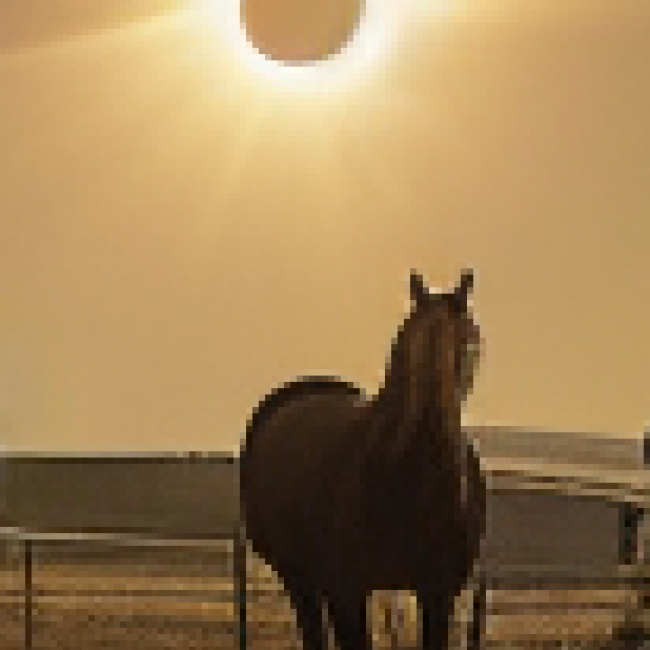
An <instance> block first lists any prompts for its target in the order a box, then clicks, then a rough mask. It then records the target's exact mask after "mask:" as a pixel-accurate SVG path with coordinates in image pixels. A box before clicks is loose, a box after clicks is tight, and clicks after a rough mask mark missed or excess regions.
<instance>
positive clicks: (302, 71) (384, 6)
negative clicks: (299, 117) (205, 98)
mask: <svg viewBox="0 0 650 650" xmlns="http://www.w3.org/2000/svg"><path fill="white" fill-rule="evenodd" d="M241 1H243V0H202V10H203V11H204V12H205V15H206V19H207V20H209V21H211V22H212V24H213V27H214V30H215V37H216V38H222V39H224V43H225V44H226V45H227V46H228V48H229V50H230V52H231V53H232V55H233V59H234V60H233V63H234V64H235V65H236V66H237V68H238V72H241V73H242V74H244V75H254V76H255V77H256V78H257V80H258V81H259V82H261V83H268V84H269V85H271V86H272V87H273V88H274V89H284V90H299V91H300V93H301V94H302V93H306V92H310V91H312V92H313V91H323V92H327V93H331V92H332V91H336V90H342V89H344V88H347V87H350V86H358V85H359V84H360V83H362V82H363V81H365V80H367V79H368V78H369V77H371V76H372V74H373V73H380V72H381V71H382V69H383V67H384V66H385V64H386V63H387V57H388V56H389V55H390V53H391V49H392V47H393V45H394V43H395V38H396V37H397V36H398V35H399V32H400V29H399V27H400V17H402V16H403V15H404V14H405V12H404V9H405V7H407V6H413V5H414V4H418V3H420V4H421V3H422V0H365V2H363V6H362V10H361V17H360V20H359V24H358V25H357V26H356V29H355V30H354V33H353V35H352V36H351V38H350V39H349V40H348V42H347V43H345V44H343V47H342V48H341V49H340V50H339V51H338V52H337V53H336V54H334V55H332V56H330V57H329V58H327V59H324V60H319V61H313V62H307V63H292V62H283V61H276V60H273V59H271V58H269V57H267V56H265V55H264V54H263V53H261V52H260V51H259V49H258V48H256V47H255V45H254V44H253V43H252V42H251V40H250V38H249V35H248V34H247V32H246V25H245V24H244V23H243V21H242V18H241V15H242V12H241V9H242V7H241ZM314 1H316V0H305V2H314Z"/></svg>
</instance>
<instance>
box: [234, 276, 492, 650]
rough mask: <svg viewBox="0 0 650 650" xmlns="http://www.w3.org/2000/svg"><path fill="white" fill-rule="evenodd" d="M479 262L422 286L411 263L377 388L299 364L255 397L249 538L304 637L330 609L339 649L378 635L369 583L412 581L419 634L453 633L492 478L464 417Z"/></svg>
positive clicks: (474, 349)
mask: <svg viewBox="0 0 650 650" xmlns="http://www.w3.org/2000/svg"><path fill="white" fill-rule="evenodd" d="M472 289H473V273H472V272H471V271H464V272H463V273H462V275H461V277H460V280H459V282H458V283H457V284H456V286H455V287H454V288H453V289H451V290H447V291H439V292H436V293H433V292H429V290H428V289H427V287H426V284H425V282H424V280H423V279H422V277H421V275H419V274H418V273H416V272H411V276H410V297H411V303H412V309H411V312H410V314H409V315H408V316H407V317H406V319H405V321H404V323H403V325H402V327H401V328H400V330H399V332H398V334H397V337H396V338H395V340H394V344H393V347H392V352H391V356H390V360H389V364H388V367H387V369H386V373H385V379H384V382H383V384H382V385H381V387H380V388H379V390H378V391H377V393H376V394H375V395H374V396H373V397H368V396H366V395H365V394H364V393H363V392H362V391H361V390H360V389H359V388H358V387H357V386H355V385H354V384H351V383H348V382H346V381H342V380H341V379H338V378H335V377H328V376H305V377H302V378H299V379H297V380H295V381H292V382H290V383H287V384H284V385H283V386H281V387H280V388H279V389H278V390H275V391H274V392H272V393H271V394H269V395H268V396H267V397H266V398H265V399H264V400H262V402H261V403H260V404H259V405H258V407H257V408H256V410H255V411H254V413H253V415H252V417H251V419H250V421H249V424H248V427H247V430H246V439H245V443H244V446H243V449H242V455H241V459H240V472H241V475H240V479H241V496H242V509H243V517H244V522H245V526H246V534H247V536H248V539H249V541H250V545H251V547H252V549H253V551H255V552H256V553H257V554H258V555H260V556H261V557H262V558H263V559H264V560H265V561H266V562H267V563H268V564H269V565H270V566H271V567H272V568H273V569H274V570H275V571H276V572H277V574H278V575H279V577H280V578H281V580H282V581H283V583H284V587H285V589H286V591H287V593H288V595H289V598H290V600H291V603H292V605H293V608H294V610H295V613H296V620H297V623H298V626H299V628H300V631H301V633H302V639H303V647H304V648H305V650H323V649H324V648H325V647H326V645H327V634H326V632H327V627H326V625H325V622H324V619H323V606H324V605H325V606H326V609H327V613H328V618H329V621H330V623H331V625H332V627H333V630H334V635H335V638H336V639H337V641H338V645H339V648H340V649H341V650H366V649H369V648H371V647H372V634H371V631H370V630H369V628H368V624H367V614H366V607H367V600H368V596H369V595H370V594H371V593H372V592H373V591H374V590H380V589H381V590H393V589H394V590H397V589H404V590H410V591H412V592H415V594H416V596H417V600H418V605H419V609H420V621H421V622H420V635H421V644H422V647H423V648H425V649H427V650H429V649H433V648H436V650H441V649H442V648H445V647H446V646H447V645H448V641H449V632H450V626H451V621H452V617H453V611H454V601H455V599H456V596H457V595H458V594H459V593H460V592H461V591H462V590H463V588H464V587H465V585H466V583H467V581H468V579H469V577H470V576H471V573H472V570H473V566H474V564H475V561H476V559H477V557H478V554H479V551H480V547H481V542H482V538H483V534H484V529H485V504H486V483H485V478H484V475H483V472H482V470H481V465H480V459H479V457H478V455H477V454H476V452H475V450H474V448H473V446H472V445H471V443H470V442H469V440H468V438H467V437H466V435H465V432H464V430H463V427H462V423H461V414H462V408H463V403H464V401H465V399H466V397H467V395H468V394H469V392H470V391H471V388H472V383H473V378H474V375H475V373H476V369H477V367H478V361H479V358H480V351H481V345H480V343H481V335H480V330H479V327H478V324H477V323H476V322H475V320H474V318H473V316H472V313H471V309H470V306H469V304H468V300H469V294H470V292H471V291H472Z"/></svg>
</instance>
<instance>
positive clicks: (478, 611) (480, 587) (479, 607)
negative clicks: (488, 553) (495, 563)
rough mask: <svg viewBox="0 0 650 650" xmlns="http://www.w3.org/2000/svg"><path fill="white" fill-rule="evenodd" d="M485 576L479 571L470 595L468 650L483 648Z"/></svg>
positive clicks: (485, 603)
mask: <svg viewBox="0 0 650 650" xmlns="http://www.w3.org/2000/svg"><path fill="white" fill-rule="evenodd" d="M487 587H488V585H487V575H486V573H485V571H483V569H480V570H479V574H478V579H477V580H476V583H475V587H474V589H473V594H472V615H471V625H470V628H469V634H468V636H469V639H468V643H467V646H468V650H480V648H481V647H482V646H483V639H484V633H485V620H486V608H487Z"/></svg>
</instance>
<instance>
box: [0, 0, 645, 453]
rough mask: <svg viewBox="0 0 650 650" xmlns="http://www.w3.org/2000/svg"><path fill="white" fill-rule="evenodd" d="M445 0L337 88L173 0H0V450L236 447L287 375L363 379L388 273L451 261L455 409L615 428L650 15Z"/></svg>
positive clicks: (624, 419) (641, 221) (640, 376)
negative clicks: (471, 334) (474, 342)
mask: <svg viewBox="0 0 650 650" xmlns="http://www.w3.org/2000/svg"><path fill="white" fill-rule="evenodd" d="M312 1H313V0H312ZM431 2H432V4H435V0H431ZM451 4H452V5H454V7H455V8H456V10H455V11H453V12H451V14H449V15H443V14H442V13H440V12H436V11H431V12H430V13H429V14H427V16H425V17H423V16H420V18H419V19H418V21H417V22H418V25H417V26H414V27H413V29H411V30H410V31H409V32H408V34H407V35H406V37H405V38H406V40H405V42H403V43H402V44H401V46H400V47H395V48H394V50H393V51H392V52H391V56H390V57H388V59H387V60H386V62H384V63H383V64H382V65H383V66H384V67H383V68H382V71H384V72H385V74H382V75H375V77H373V82H372V84H370V83H369V84H367V85H366V86H363V90H361V89H360V88H361V86H359V87H358V88H357V91H356V92H355V91H350V92H349V96H344V95H343V94H340V95H337V96H336V100H334V99H332V98H331V97H328V98H322V97H320V98H319V97H315V96H311V97H310V98H309V99H306V98H305V97H298V96H296V95H295V90H294V94H293V95H289V94H286V93H285V94H284V95H282V96H281V97H280V96H278V95H277V94H273V93H272V91H271V90H270V89H268V88H265V87H263V86H262V85H261V83H260V82H259V81H256V82H253V81H252V80H251V77H250V76H247V77H244V76H243V72H242V71H241V70H239V72H235V71H234V70H233V69H232V68H233V66H234V65H235V63H234V62H233V60H234V58H233V56H232V53H229V52H228V49H227V47H225V45H223V43H218V42H217V41H218V29H213V30H210V29H209V26H207V25H206V21H205V20H202V19H201V17H200V16H199V15H198V14H196V13H192V11H187V12H184V13H183V12H179V13H175V12H173V11H172V12H170V13H166V14H163V15H156V14H155V11H154V9H155V7H164V8H170V7H173V6H174V5H177V6H181V5H182V3H181V2H167V3H165V2H153V1H148V2H145V1H144V0H139V2H133V1H132V0H129V1H128V2H127V1H126V0H124V1H122V2H116V1H115V0H113V2H111V3H89V2H88V1H87V0H59V1H58V2H54V1H53V0H24V1H22V2H11V3H9V2H5V3H2V4H0V93H1V101H0V146H1V151H2V153H1V155H0V387H1V388H0V390H2V393H1V394H0V409H1V410H0V420H1V423H0V426H1V427H2V429H1V430H0V443H4V444H6V445H9V446H10V447H12V446H13V447H21V448H25V447H26V448H40V449H49V450H54V449H56V450H90V451H98V450H113V451H115V450H163V449H232V448H233V447H234V446H235V445H236V444H237V443H238V441H239V439H240V436H241V435H242V433H243V430H244V427H245V422H246V418H247V417H248V414H249V412H250V409H251V408H252V407H253V406H254V405H255V404H256V402H257V401H258V399H259V398H260V397H261V396H262V395H263V394H264V393H265V392H267V391H269V390H270V389H271V388H272V387H273V386H275V385H277V384H278V383H279V382H281V381H283V380H285V379H288V378H291V377H292V376H294V375H296V374H299V373H314V372H328V373H340V374H342V375H344V376H345V377H347V378H350V379H355V380H358V381H359V382H361V384H362V385H363V386H365V387H366V388H368V390H374V389H375V387H376V385H377V383H378V382H379V381H380V380H381V378H382V373H383V369H384V363H385V357H386V353H387V351H388V348H389V345H390V340H391V336H392V335H393V333H394V332H395V330H396V328H397V326H398V325H399V323H400V322H401V320H402V318H403V315H404V308H405V302H404V299H405V296H406V283H405V280H406V277H407V273H408V270H409V269H410V268H411V267H416V268H418V269H420V270H421V271H423V272H424V273H425V274H426V275H427V276H428V277H429V279H430V281H431V283H432V284H433V285H444V284H446V283H448V282H451V281H453V280H455V278H456V276H457V273H458V271H459V269H460V268H461V267H463V266H465V265H472V266H474V267H475V268H476V269H477V273H478V276H477V286H476V297H475V305H476V309H477V311H478V314H479V316H480V319H481V323H482V326H483V330H484V333H485V336H486V339H487V341H486V343H487V347H486V356H485V359H484V365H483V368H482V371H481V374H480V376H479V377H478V379H477V382H476V390H475V394H474V397H473V398H472V400H471V402H470V403H469V405H468V409H469V415H470V419H471V421H472V422H475V423H481V422H494V421H496V422H499V421H503V422H508V423H511V424H519V425H524V426H525V425H531V426H535V427H540V428H542V429H543V428H553V429H568V430H578V431H586V432H588V431H593V432H597V433H606V434H617V435H636V434H637V433H638V432H639V431H640V430H641V428H642V427H643V423H644V419H648V420H650V401H649V399H648V397H649V393H648V390H647V388H648V379H647V378H648V377H649V376H650V342H649V341H648V332H650V305H649V303H648V299H647V297H648V295H649V293H650V261H649V257H648V250H649V245H650V121H649V118H648V116H649V115H650V38H648V34H650V3H648V2H647V0H608V1H607V2H604V1H602V0H571V1H569V0H517V1H515V0H507V1H506V2H499V0H480V1H479V0H473V1H470V0H466V1H465V2H464V3H461V4H460V5H457V4H456V3H451ZM103 5H110V7H111V9H110V10H109V9H108V8H107V7H103ZM120 5H123V6H120ZM138 5H139V6H138ZM187 5H188V6H189V0H188V2H187ZM136 7H137V10H136V9H135V8H136ZM458 7H461V8H458ZM100 12H104V13H103V15H102V14H101V13H100ZM109 13H110V15H109ZM424 18H427V20H424ZM211 34H212V39H211V36H210V35H211ZM212 41H214V42H212ZM255 83H257V85H255Z"/></svg>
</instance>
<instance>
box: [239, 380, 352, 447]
mask: <svg viewBox="0 0 650 650" xmlns="http://www.w3.org/2000/svg"><path fill="white" fill-rule="evenodd" d="M313 395H341V396H348V397H357V398H358V397H363V396H364V391H363V390H362V389H361V388H360V387H359V386H357V385H356V384H354V383H352V382H350V381H346V380H345V379H341V378H340V377H335V376H334V375H303V376H302V377H298V378H296V379H293V380H292V381H289V382H285V383H283V384H281V385H280V386H279V387H277V388H275V389H274V390H273V391H271V392H270V393H269V394H268V395H267V396H266V397H265V398H264V399H263V400H262V401H261V402H260V403H259V404H258V405H257V407H256V408H255V410H254V411H253V414H252V415H251V417H250V419H249V421H248V426H247V427H246V448H247V449H250V448H251V443H252V441H253V440H254V439H255V437H256V434H257V432H258V431H259V430H260V428H261V427H263V426H264V424H265V423H266V422H267V421H268V419H269V418H270V417H271V416H272V415H273V414H275V413H276V412H277V411H278V410H279V409H281V408H282V407H283V406H285V405H286V404H288V403H289V402H291V401H293V400H294V399H299V398H302V397H307V396H313Z"/></svg>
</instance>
